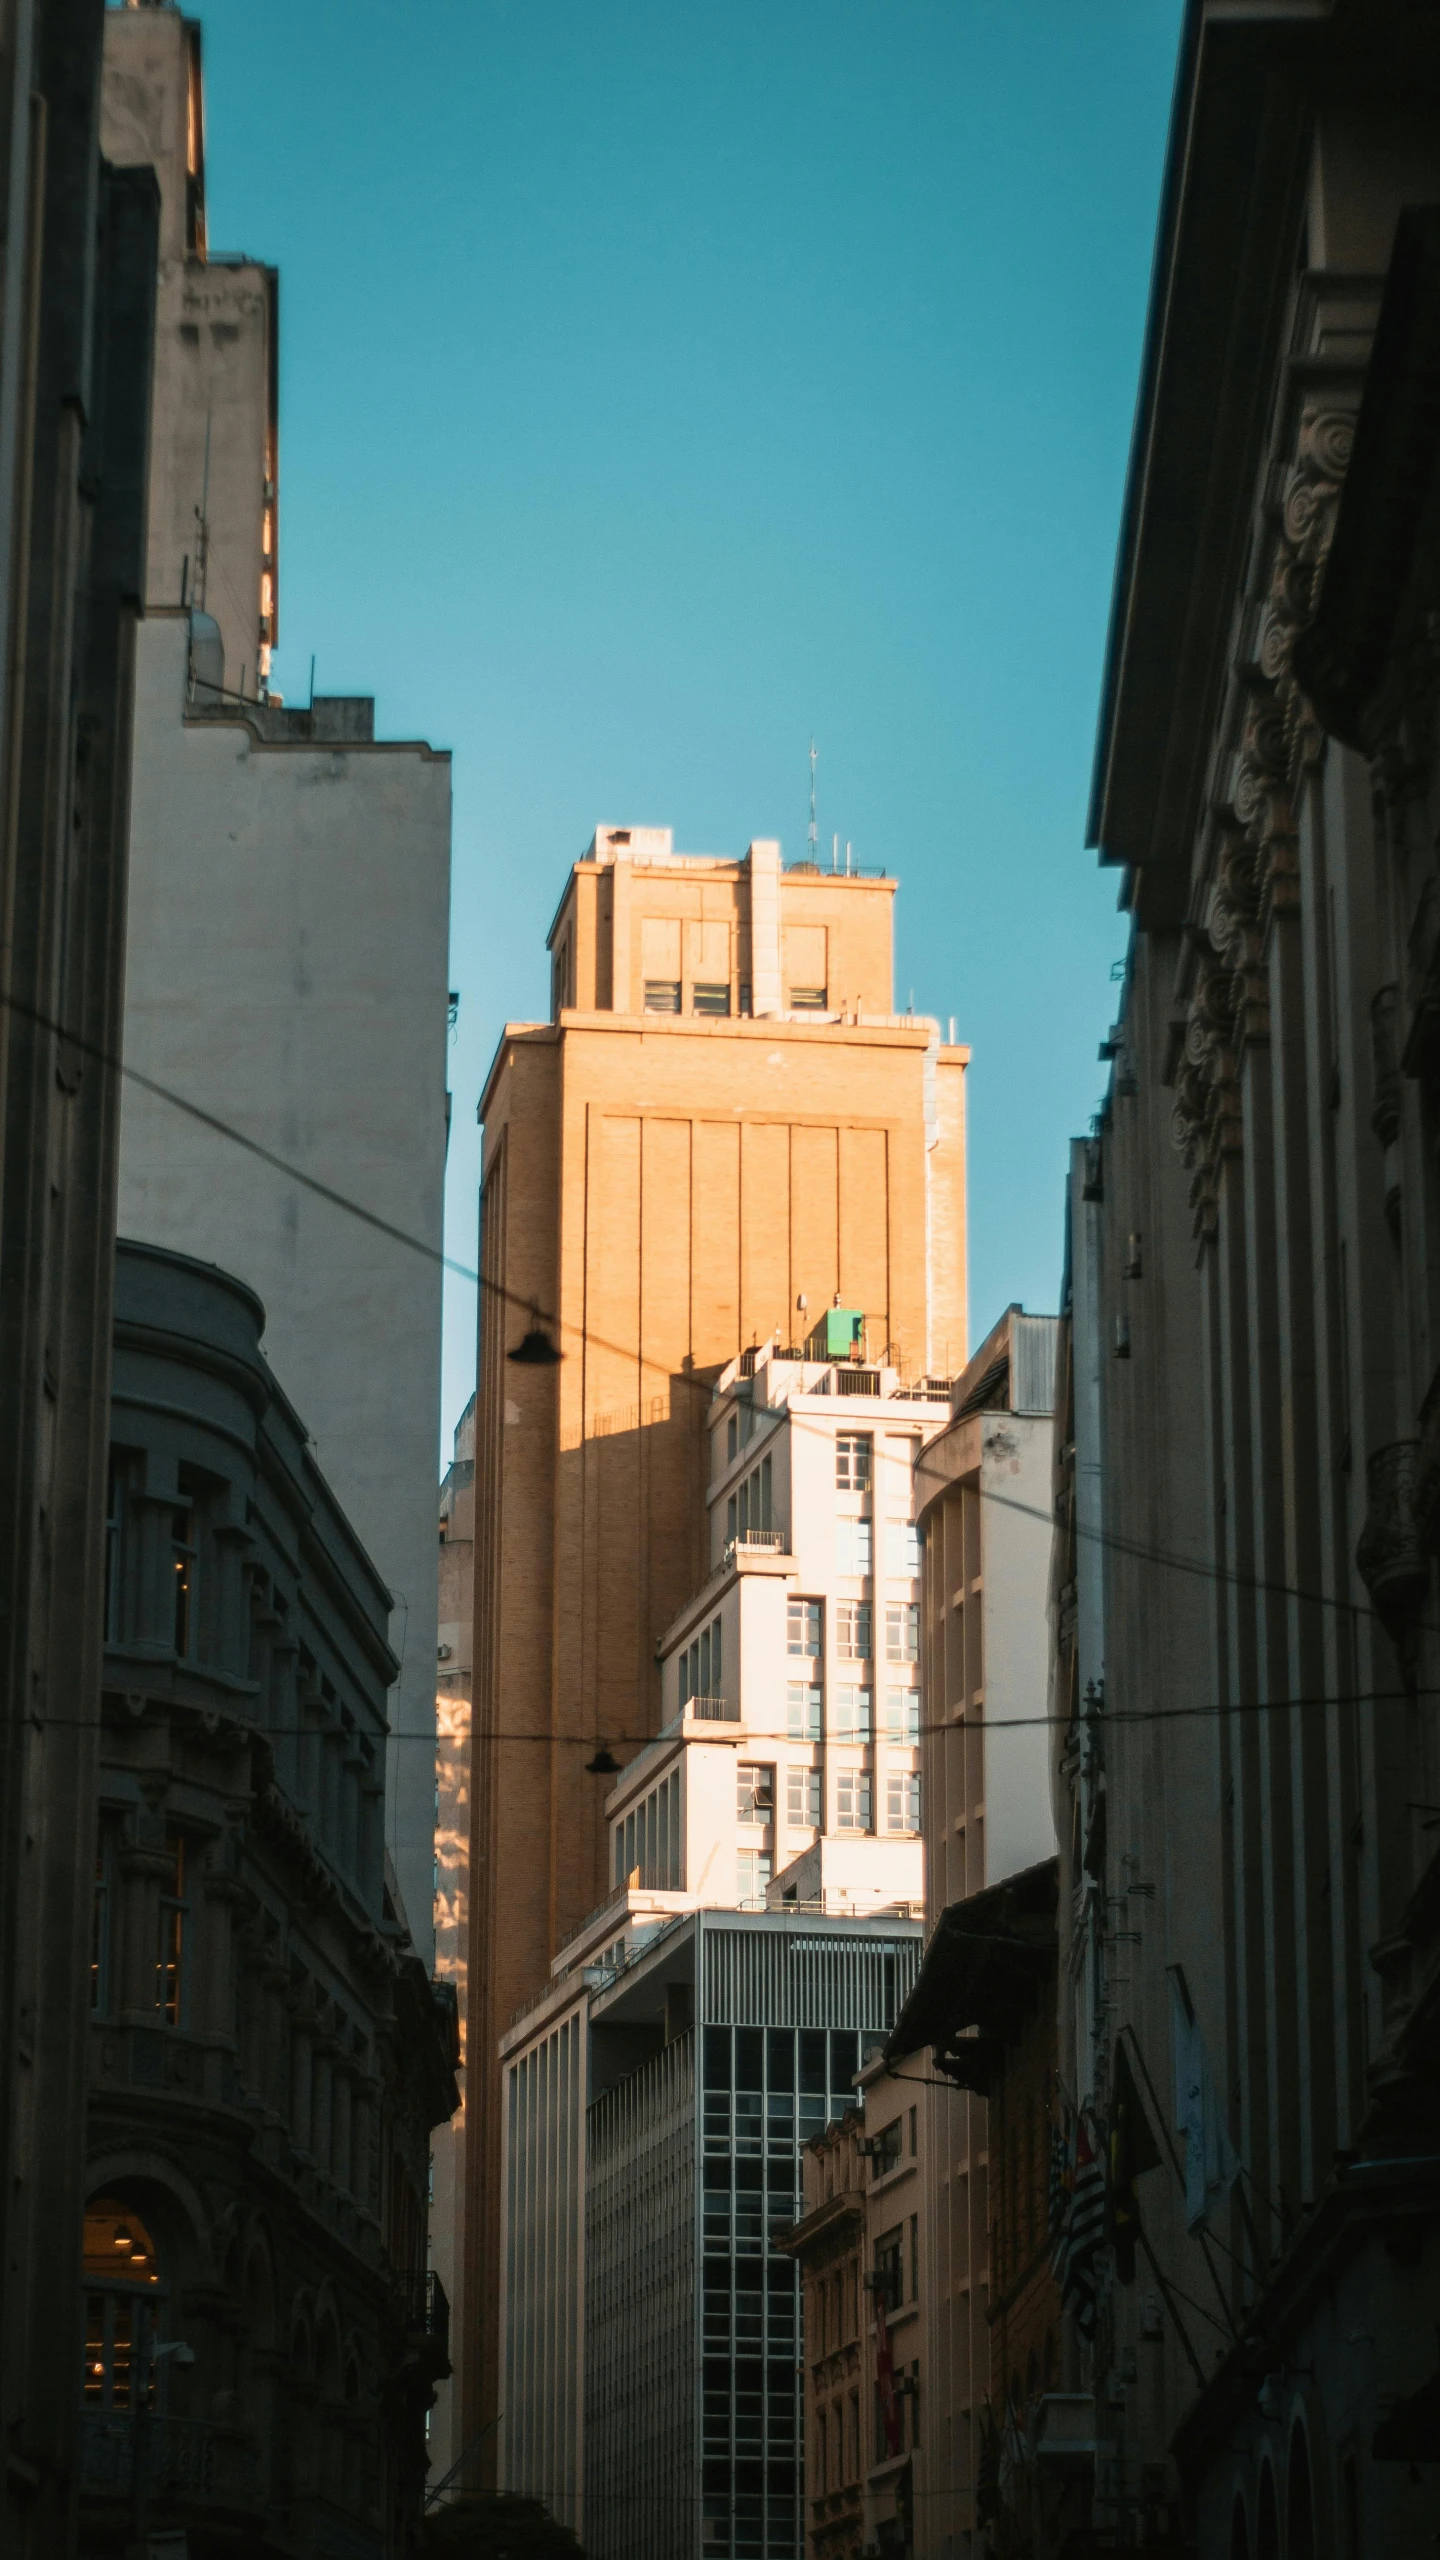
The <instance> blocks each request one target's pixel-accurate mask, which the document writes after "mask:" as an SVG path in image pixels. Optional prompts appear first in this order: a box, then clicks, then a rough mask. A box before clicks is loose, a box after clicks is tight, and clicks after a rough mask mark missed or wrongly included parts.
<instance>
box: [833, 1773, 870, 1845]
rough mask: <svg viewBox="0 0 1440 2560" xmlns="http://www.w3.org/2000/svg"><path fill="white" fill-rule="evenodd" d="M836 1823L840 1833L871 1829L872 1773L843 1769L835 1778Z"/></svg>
mask: <svg viewBox="0 0 1440 2560" xmlns="http://www.w3.org/2000/svg"><path fill="white" fill-rule="evenodd" d="M835 1823H836V1828H837V1830H840V1831H868V1830H869V1828H870V1772H869V1770H868V1769H841V1770H838V1771H837V1773H836V1778H835Z"/></svg>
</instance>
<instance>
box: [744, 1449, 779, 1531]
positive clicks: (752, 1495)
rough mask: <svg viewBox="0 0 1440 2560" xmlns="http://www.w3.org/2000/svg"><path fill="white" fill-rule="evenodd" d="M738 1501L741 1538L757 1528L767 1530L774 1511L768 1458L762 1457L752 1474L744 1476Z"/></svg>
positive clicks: (770, 1524)
mask: <svg viewBox="0 0 1440 2560" xmlns="http://www.w3.org/2000/svg"><path fill="white" fill-rule="evenodd" d="M739 1503H740V1521H739V1528H740V1535H741V1537H742V1538H744V1537H747V1536H749V1535H750V1534H751V1533H752V1532H753V1531H755V1530H757V1529H767V1530H768V1529H769V1528H770V1527H771V1526H772V1524H773V1519H774V1512H773V1495H772V1485H771V1461H770V1459H769V1458H762V1459H761V1461H760V1464H759V1466H758V1467H757V1468H756V1469H755V1472H754V1474H753V1475H748V1476H747V1477H746V1478H745V1481H744V1483H743V1484H742V1486H741V1487H740V1494H739Z"/></svg>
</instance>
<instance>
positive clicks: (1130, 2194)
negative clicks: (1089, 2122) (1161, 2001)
mask: <svg viewBox="0 0 1440 2560" xmlns="http://www.w3.org/2000/svg"><path fill="white" fill-rule="evenodd" d="M1159 2166H1160V2148H1159V2145H1158V2143H1157V2142H1156V2140H1155V2136H1154V2134H1153V2133H1152V2132H1151V2130H1150V2119H1149V2117H1148V2116H1147V2114H1146V2113H1145V2109H1144V2107H1143V2105H1142V2104H1141V2099H1140V2092H1139V2090H1138V2089H1137V2088H1136V2086H1135V2075H1134V2073H1133V2071H1132V2070H1131V2068H1130V2057H1129V2055H1128V2054H1127V2052H1126V2050H1125V2045H1124V2042H1123V2039H1121V2038H1118V2037H1117V2039H1116V2043H1115V2053H1114V2060H1113V2064H1112V2067H1111V2073H1110V2237H1111V2239H1112V2240H1113V2242H1114V2244H1115V2273H1116V2276H1117V2278H1118V2279H1119V2281H1120V2283H1121V2284H1133V2283H1134V2281H1135V2243H1136V2241H1137V2240H1138V2238H1139V2236H1140V2200H1139V2197H1138V2196H1137V2195H1136V2193H1135V2181H1136V2179H1137V2178H1139V2177H1143V2175H1144V2173H1145V2171H1146V2170H1147V2169H1158V2168H1159Z"/></svg>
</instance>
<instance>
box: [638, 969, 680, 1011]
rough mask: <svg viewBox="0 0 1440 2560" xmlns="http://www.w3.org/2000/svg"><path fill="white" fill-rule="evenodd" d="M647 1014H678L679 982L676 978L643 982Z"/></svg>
mask: <svg viewBox="0 0 1440 2560" xmlns="http://www.w3.org/2000/svg"><path fill="white" fill-rule="evenodd" d="M645 1010H646V1012H647V1013H678V1012H679V1010H680V981H679V979H678V978H647V979H646V981H645Z"/></svg>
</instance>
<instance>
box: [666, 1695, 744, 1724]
mask: <svg viewBox="0 0 1440 2560" xmlns="http://www.w3.org/2000/svg"><path fill="white" fill-rule="evenodd" d="M680 1712H681V1714H682V1715H685V1716H694V1717H695V1718H696V1719H697V1721H698V1722H699V1723H701V1724H738V1723H739V1721H740V1701H739V1699H738V1698H687V1699H686V1701H685V1704H684V1706H683V1707H682V1708H681V1711H680Z"/></svg>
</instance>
